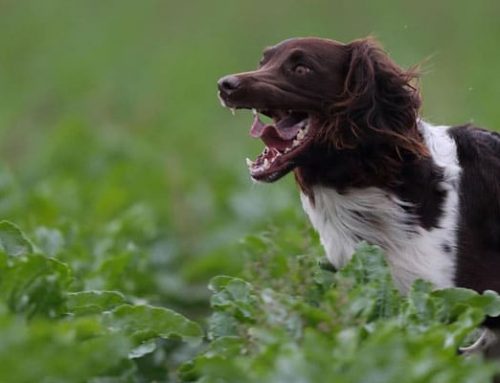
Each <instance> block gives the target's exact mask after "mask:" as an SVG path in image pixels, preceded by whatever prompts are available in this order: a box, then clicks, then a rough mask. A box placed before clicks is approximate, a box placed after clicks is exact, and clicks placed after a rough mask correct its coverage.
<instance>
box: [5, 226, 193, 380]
mask: <svg viewBox="0 0 500 383" xmlns="http://www.w3.org/2000/svg"><path fill="white" fill-rule="evenodd" d="M0 239H1V243H2V247H3V252H2V253H0V364H2V366H4V367H3V368H2V369H1V371H0V381H2V382H35V381H41V382H82V381H91V380H92V381H96V382H97V381H101V380H102V379H111V378H113V379H117V380H116V381H129V380H130V379H132V376H136V378H139V376H141V374H140V373H139V372H138V371H137V366H136V365H135V364H134V362H133V360H134V359H136V358H140V357H144V356H145V355H147V354H150V353H152V352H154V351H155V350H156V349H157V347H156V343H155V342H156V341H159V340H160V339H164V340H168V339H175V340H183V341H186V342H192V341H193V340H196V341H198V342H199V340H200V339H201V338H202V336H203V331H202V329H201V327H200V326H199V325H198V324H197V323H195V322H193V321H190V320H189V319H187V318H186V317H184V316H182V315H181V314H178V313H176V312H175V311H172V310H169V309H166V308H163V307H154V306H150V305H144V304H135V305H133V304H129V303H127V298H126V297H125V296H124V295H123V294H122V293H120V292H117V291H99V290H92V291H72V285H73V281H74V279H73V278H74V277H73V274H72V272H71V268H70V266H69V265H67V264H66V263H63V262H61V261H58V260H56V259H54V258H51V257H48V256H46V255H43V254H38V253H34V250H33V249H34V247H33V246H32V245H31V242H30V241H29V240H28V239H27V238H26V236H25V234H24V233H22V232H21V231H20V230H19V228H18V227H16V226H15V225H13V224H11V223H8V222H5V221H4V222H2V223H0ZM102 381H104V380H102Z"/></svg>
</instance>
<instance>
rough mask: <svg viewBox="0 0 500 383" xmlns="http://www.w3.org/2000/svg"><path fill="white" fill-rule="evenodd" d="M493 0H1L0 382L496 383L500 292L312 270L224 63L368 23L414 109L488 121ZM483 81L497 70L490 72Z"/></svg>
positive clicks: (289, 200)
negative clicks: (252, 172)
mask: <svg viewBox="0 0 500 383" xmlns="http://www.w3.org/2000/svg"><path fill="white" fill-rule="evenodd" d="M498 15H500V3H499V2H496V1H493V0H490V1H484V2H481V6H480V7H479V6H478V5H477V4H476V3H474V2H470V1H451V0H447V1H442V2H436V1H430V0H423V1H420V2H403V1H396V0H393V1H376V2H375V1H373V2H361V1H327V0H317V1H316V0H315V1H312V2H300V1H285V0H276V1H273V2H269V1H264V0H255V1H247V2H243V1H239V0H235V1H232V2H224V1H222V0H214V1H202V0H194V1H190V2H180V1H167V0H162V1H160V0H144V1H134V0H109V1H97V0H88V1H73V2H68V1H64V0H47V1H37V0H23V1H18V0H3V1H1V2H0V47H1V49H0V221H1V222H0V249H1V251H0V382H2V383H3V382H6V383H10V382H12V383H24V382H27V383H28V382H30V383H31V382H43V383H52V382H57V383H59V382H93V383H112V382H113V383H115V382H180V381H196V382H231V383H232V382H273V383H274V382H283V383H285V382H286V383H294V382H297V383H298V382H301V383H302V382H340V383H344V382H345V383H351V382H367V383H378V382H380V383H401V382H422V383H428V382H431V383H432V382H436V383H437V382H439V383H441V382H443V383H448V382H450V383H451V382H453V383H455V382H471V383H476V382H488V381H489V379H490V377H491V376H492V375H493V374H494V372H495V370H497V371H498V370H499V368H498V366H495V365H494V364H491V363H489V362H486V361H484V360H482V359H481V358H480V357H478V356H476V357H471V358H463V357H461V356H458V355H457V353H456V349H457V348H458V347H459V346H460V345H463V344H467V342H470V341H471V339H473V337H474V328H475V327H476V326H477V325H478V324H479V323H480V322H481V320H482V319H483V318H484V316H485V315H486V314H491V315H498V314H500V300H499V298H498V297H497V296H495V295H488V294H487V295H484V296H478V295H476V294H474V293H472V292H469V291H466V290H446V291H437V292H432V290H431V287H430V286H429V285H428V284H426V283H425V282H423V281H419V282H417V283H416V284H415V285H414V286H413V289H412V291H411V293H410V294H409V296H407V297H402V296H400V295H399V294H398V293H397V292H396V291H395V289H394V287H393V285H392V283H391V281H390V278H389V275H388V271H387V267H386V265H385V264H384V262H383V258H382V255H381V254H380V252H379V250H378V249H377V248H374V247H371V246H369V245H366V244H364V245H362V246H361V247H360V249H359V251H358V252H357V254H356V256H355V257H354V259H353V261H352V262H351V263H350V264H349V266H348V267H347V268H346V269H344V270H342V271H340V272H338V273H333V272H331V271H328V268H325V267H324V266H323V265H322V262H323V258H322V257H323V254H322V249H321V247H320V246H319V243H318V240H317V237H316V236H315V234H314V233H313V232H312V230H311V229H310V227H309V225H308V222H307V221H306V219H305V217H304V214H303V213H302V211H301V209H300V203H299V201H298V192H297V189H296V187H295V185H294V183H293V180H292V179H290V177H289V178H288V179H285V180H283V181H280V182H279V183H277V184H274V185H254V184H252V182H251V181H250V180H249V177H248V174H247V170H246V166H245V161H244V159H245V157H247V156H249V157H252V156H254V155H255V153H257V152H258V151H259V150H260V144H259V143H258V142H254V141H252V140H251V139H250V138H249V137H248V135H247V131H248V128H249V125H250V120H251V117H250V113H249V112H244V111H243V112H239V113H237V114H236V116H234V117H233V116H231V114H230V113H229V112H228V111H227V110H224V109H222V108H221V107H220V105H219V102H218V100H217V97H216V85H215V84H216V80H217V79H218V78H219V77H220V76H222V75H224V74H227V73H231V72H236V71H242V70H247V69H252V68H254V67H255V65H256V63H257V62H258V59H259V55H260V52H261V50H262V48H263V47H265V46H266V45H269V44H273V43H276V42H278V41H280V40H282V39H284V38H287V37H291V36H302V35H320V36H324V37H332V38H335V39H339V40H343V41H348V40H350V39H354V38H358V37H363V36H366V35H368V34H374V35H375V36H377V37H378V38H379V39H380V40H381V41H383V43H384V45H385V47H386V48H387V49H388V50H389V52H390V53H391V56H392V57H393V58H394V59H395V60H396V61H398V62H399V63H401V64H402V65H405V66H409V65H411V64H414V63H416V62H421V61H424V60H425V65H424V72H425V74H424V77H423V79H422V87H423V92H424V110H423V114H424V116H425V117H426V118H428V119H430V120H432V121H433V122H436V123H447V124H453V123H461V122H466V121H471V120H473V121H475V122H476V123H478V124H481V125H485V126H488V127H490V128H494V127H500V115H499V114H498V107H497V100H500V81H495V78H496V69H495V68H498V67H500V53H499V51H498V49H496V47H497V45H498V38H499V37H500V23H499V22H498ZM492 79H493V80H492Z"/></svg>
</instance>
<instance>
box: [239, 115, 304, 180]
mask: <svg viewBox="0 0 500 383" xmlns="http://www.w3.org/2000/svg"><path fill="white" fill-rule="evenodd" d="M252 111H253V115H254V120H253V123H252V127H251V129H250V135H251V136H252V137H254V138H260V139H261V140H262V141H263V142H264V145H265V148H264V150H263V151H262V153H261V154H259V156H257V158H256V159H255V160H254V161H252V160H250V159H248V158H247V165H248V169H249V171H250V175H251V176H252V178H253V179H255V180H257V181H264V182H274V181H276V180H278V179H280V178H281V177H283V176H284V175H285V174H287V173H288V172H290V171H291V170H292V169H293V168H294V167H295V166H297V158H298V156H299V155H300V154H301V153H302V152H303V151H304V150H305V149H306V148H307V147H308V146H309V145H308V144H309V143H310V142H311V133H310V130H311V118H310V116H309V114H308V113H306V112H299V111H292V110H288V111H284V110H259V111H258V110H256V109H252ZM260 114H263V115H266V116H268V117H271V118H272V122H271V123H268V124H266V123H263V122H262V120H261V117H260Z"/></svg>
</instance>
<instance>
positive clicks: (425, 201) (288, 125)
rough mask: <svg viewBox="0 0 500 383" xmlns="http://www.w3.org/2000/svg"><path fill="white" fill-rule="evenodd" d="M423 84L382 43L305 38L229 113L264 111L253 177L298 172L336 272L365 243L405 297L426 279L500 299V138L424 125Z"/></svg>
mask: <svg viewBox="0 0 500 383" xmlns="http://www.w3.org/2000/svg"><path fill="white" fill-rule="evenodd" d="M415 78H416V72H415V71H413V70H403V69H402V68H400V67H399V66H398V65H396V64H395V63H394V62H393V61H392V60H391V59H390V58H389V57H388V55H387V54H386V53H385V52H384V51H383V50H382V49H381V47H380V46H379V45H378V43H377V42H376V41H375V40H374V39H371V38H368V39H363V40H356V41H353V42H351V43H348V44H342V43H340V42H337V41H333V40H327V39H320V38H295V39H289V40H285V41H283V42H281V43H279V44H277V45H275V46H272V47H270V48H267V49H266V50H265V51H264V54H263V57H262V59H261V61H260V64H259V68H258V69H257V70H255V71H250V72H244V73H239V74H234V75H229V76H225V77H223V78H221V79H220V80H219V82H218V87H219V97H220V99H221V101H222V102H223V104H224V105H225V106H227V107H229V108H245V109H252V110H253V112H254V121H253V124H252V127H251V130H250V133H251V135H252V136H253V137H256V138H260V139H261V140H262V141H263V142H264V144H265V149H264V151H263V152H262V153H261V154H260V155H259V156H258V157H257V158H256V159H255V161H251V160H247V163H248V167H249V170H250V175H251V176H252V178H253V179H255V180H257V181H263V182H274V181H276V180H278V179H279V178H281V177H283V176H284V175H286V174H287V173H289V172H292V171H293V173H294V175H295V179H296V181H297V183H298V185H299V187H300V190H301V200H302V205H303V207H304V210H305V211H306V212H307V214H308V216H309V218H310V220H311V222H312V224H313V226H314V227H315V229H316V230H317V231H318V232H319V235H320V239H321V242H322V244H323V246H324V248H325V251H326V255H327V257H328V259H329V261H330V262H331V263H332V264H333V265H334V266H335V267H337V268H338V267H341V266H342V265H344V264H345V263H346V262H347V261H348V260H349V258H350V257H351V254H352V253H353V251H354V249H355V247H356V244H357V243H358V242H359V241H361V240H365V241H367V242H369V243H373V244H377V245H379V246H380V247H382V248H383V249H384V250H385V253H386V256H387V261H388V263H389V266H390V268H391V271H392V275H393V278H394V281H395V283H396V284H397V286H398V287H399V289H400V290H401V291H403V292H405V291H407V290H408V288H409V286H410V285H411V283H412V282H413V281H414V280H415V279H417V278H422V279H425V280H428V281H430V282H432V283H433V284H434V285H435V286H436V287H438V288H444V287H451V286H461V287H466V288H470V289H474V290H476V291H479V292H482V291H484V290H495V291H497V292H500V135H499V134H497V133H493V132H489V131H486V130H482V129H479V128H476V127H473V126H471V125H463V126H456V127H448V126H434V125H432V124H430V123H427V122H425V121H423V120H422V119H421V118H420V117H419V108H420V104H421V99H420V94H419V91H418V88H417V87H416V85H415V83H414V81H413V80H414V79H415ZM261 114H263V115H266V116H268V117H271V118H272V123H268V124H265V123H263V122H261V118H260V115H261ZM486 324H487V325H488V326H490V327H498V326H500V321H499V320H498V318H489V319H488V320H487V323H486Z"/></svg>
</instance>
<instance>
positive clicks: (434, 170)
mask: <svg viewBox="0 0 500 383" xmlns="http://www.w3.org/2000/svg"><path fill="white" fill-rule="evenodd" d="M421 139H422V143H424V144H425V145H427V143H426V142H425V140H424V137H423V136H422V137H421ZM310 153H311V154H309V156H308V157H307V158H305V159H304V162H303V163H302V164H301V166H299V167H297V168H296V169H295V179H296V181H297V184H298V185H299V187H300V189H301V191H302V192H303V193H304V194H305V195H307V196H308V197H309V198H310V199H311V202H312V204H313V205H314V192H313V189H314V188H315V187H316V186H320V187H326V188H332V189H334V190H335V191H336V192H337V193H339V194H345V193H348V192H349V190H354V189H356V190H359V189H367V188H378V189H381V190H384V191H386V192H388V193H390V194H392V195H394V196H396V197H397V198H398V199H400V200H402V201H405V202H408V203H409V204H411V206H412V207H411V208H409V209H412V211H411V213H412V214H414V215H415V216H416V217H418V218H419V221H420V224H421V226H422V227H424V228H426V229H429V228H431V227H434V226H435V225H436V224H437V217H438V214H436V213H439V211H440V206H441V204H442V202H443V199H444V198H445V192H444V191H443V190H441V189H440V186H439V185H440V183H441V182H442V181H443V169H442V168H441V167H440V166H439V165H438V164H436V162H435V161H434V160H433V158H432V156H431V155H429V156H416V155H415V154H413V153H410V152H408V151H407V150H404V149H402V148H397V147H393V146H391V145H387V144H385V145H378V146H376V145H365V146H363V147H360V148H358V149H344V150H335V149H331V148H327V147H326V146H321V145H318V146H317V147H314V148H313V149H312V150H311V151H310Z"/></svg>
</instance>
